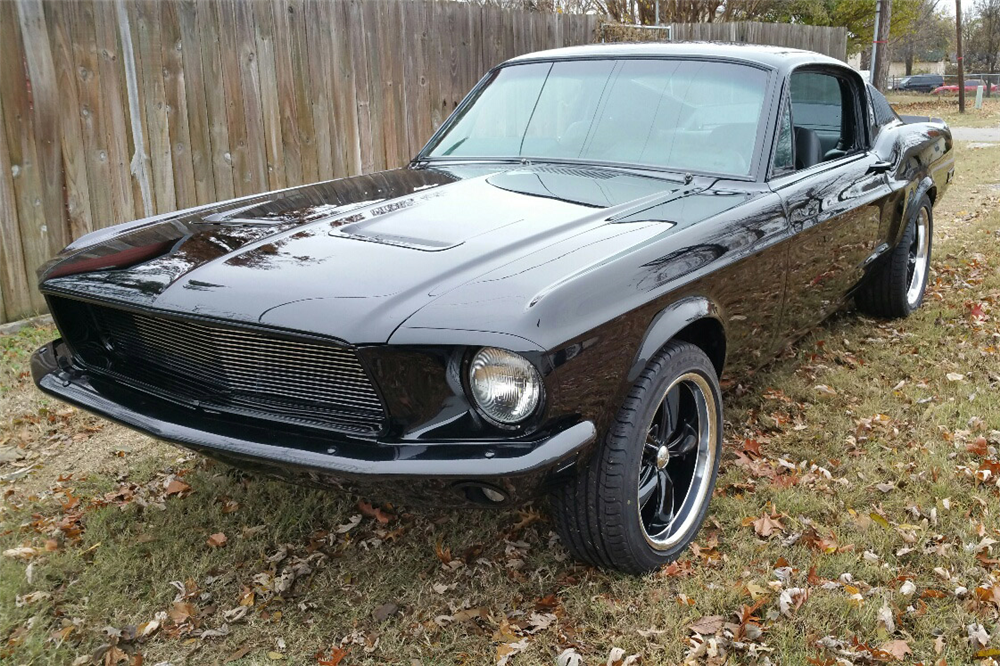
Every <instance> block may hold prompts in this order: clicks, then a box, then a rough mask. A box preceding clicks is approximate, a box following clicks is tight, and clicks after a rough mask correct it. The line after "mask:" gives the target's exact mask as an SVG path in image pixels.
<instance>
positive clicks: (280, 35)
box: [272, 0, 304, 185]
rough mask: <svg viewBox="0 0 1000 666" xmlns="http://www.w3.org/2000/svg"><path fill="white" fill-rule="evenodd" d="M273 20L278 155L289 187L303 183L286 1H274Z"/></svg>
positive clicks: (290, 11)
mask: <svg viewBox="0 0 1000 666" xmlns="http://www.w3.org/2000/svg"><path fill="white" fill-rule="evenodd" d="M272 12H273V15H272V19H273V20H274V76H275V86H276V88H277V94H278V100H280V103H279V109H278V111H279V114H280V122H281V155H282V161H283V162H284V165H283V166H284V169H285V179H286V181H287V182H288V184H290V185H297V184H299V183H302V182H304V181H303V180H302V153H301V150H300V148H299V145H300V144H299V118H298V113H297V111H298V108H297V105H296V104H295V102H296V101H297V96H298V90H299V86H298V85H297V83H298V81H297V80H296V74H295V70H294V69H293V68H292V52H293V51H294V50H295V43H294V42H293V41H292V34H291V30H292V28H291V25H290V20H289V14H290V13H294V7H293V5H292V4H290V3H289V1H288V0H276V2H275V3H274V6H273V7H272Z"/></svg>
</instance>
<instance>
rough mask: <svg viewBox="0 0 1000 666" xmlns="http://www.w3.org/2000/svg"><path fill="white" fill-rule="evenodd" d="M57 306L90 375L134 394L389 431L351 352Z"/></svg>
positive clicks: (73, 304) (366, 431)
mask: <svg viewBox="0 0 1000 666" xmlns="http://www.w3.org/2000/svg"><path fill="white" fill-rule="evenodd" d="M51 300H52V305H53V309H54V312H55V314H56V317H57V321H60V322H61V323H66V322H73V325H70V326H67V327H64V328H66V330H63V331H62V332H63V335H64V337H66V339H67V341H68V342H69V344H70V346H71V347H72V348H73V349H74V350H75V351H76V353H77V356H78V358H79V360H80V361H81V363H82V364H83V365H84V366H85V367H86V369H88V370H89V371H92V372H95V373H97V374H104V375H106V376H109V377H111V378H114V379H116V380H118V381H120V382H122V383H124V384H127V385H129V386H132V387H133V388H138V389H140V390H144V391H147V392H150V393H154V394H157V395H160V396H162V397H165V398H168V399H171V400H174V401H177V402H180V403H185V404H193V405H196V406H201V407H205V408H208V409H210V410H212V411H219V412H233V413H239V414H250V415H253V416H255V417H257V418H266V419H271V420H278V421H284V422H292V423H297V424H307V425H316V426H321V427H326V428H331V429H335V430H343V431H347V432H352V433H357V434H362V435H369V436H374V435H377V434H378V433H380V432H381V431H382V430H383V428H384V425H385V421H386V414H385V409H384V406H383V404H382V400H381V398H380V397H379V395H378V393H377V391H376V390H375V387H374V386H373V384H372V382H371V379H370V378H369V376H368V373H367V371H366V370H365V369H364V367H363V366H362V364H361V361H360V359H359V358H358V356H357V353H356V352H355V351H354V350H353V349H351V348H349V347H345V346H342V345H338V344H336V343H333V342H326V341H322V340H315V341H313V340H305V339H298V340H295V339H288V338H285V337H278V336H271V335H268V334H267V333H266V332H262V331H257V330H249V329H241V328H236V327H232V328H231V327H227V326H222V325H215V324H212V323H206V322H201V321H194V320H190V319H177V318H173V317H172V316H171V317H164V316H157V315H154V314H147V313H138V312H133V311H131V310H125V309H120V308H115V307H109V306H105V305H95V304H90V303H84V302H82V301H75V300H72V299H67V298H62V297H60V298H55V299H51ZM60 315H62V316H61V317H60ZM81 319H83V320H85V321H86V322H87V324H84V325H82V326H81V325H80V324H81V323H82V322H81ZM88 329H90V330H88Z"/></svg>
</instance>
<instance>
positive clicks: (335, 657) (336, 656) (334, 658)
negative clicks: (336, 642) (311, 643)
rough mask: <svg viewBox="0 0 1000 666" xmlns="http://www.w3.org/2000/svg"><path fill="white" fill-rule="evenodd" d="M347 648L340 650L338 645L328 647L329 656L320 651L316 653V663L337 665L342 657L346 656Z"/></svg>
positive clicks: (323, 665)
mask: <svg viewBox="0 0 1000 666" xmlns="http://www.w3.org/2000/svg"><path fill="white" fill-rule="evenodd" d="M347 652H348V650H342V649H341V648H338V647H332V648H330V656H329V657H327V656H325V655H324V654H323V653H322V652H320V653H319V654H317V655H316V663H317V664H319V666H337V665H338V664H339V663H340V662H341V661H343V659H344V657H346V656H347Z"/></svg>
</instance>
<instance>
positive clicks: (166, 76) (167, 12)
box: [160, 0, 198, 209]
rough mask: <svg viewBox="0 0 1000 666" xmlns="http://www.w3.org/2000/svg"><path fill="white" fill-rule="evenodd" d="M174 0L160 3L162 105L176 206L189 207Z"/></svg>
mask: <svg viewBox="0 0 1000 666" xmlns="http://www.w3.org/2000/svg"><path fill="white" fill-rule="evenodd" d="M177 10H178V4H177V3H176V2H174V1H173V0H171V1H170V2H162V3H160V48H161V58H162V62H163V91H164V108H165V110H166V113H167V130H168V136H169V137H170V160H171V162H172V164H173V173H174V195H175V197H176V207H177V208H178V209H180V208H191V207H193V206H196V205H197V204H198V193H197V190H196V188H195V180H194V162H193V159H192V154H191V153H192V151H191V130H190V127H189V123H188V103H187V85H186V81H185V75H184V54H183V48H184V42H183V41H182V37H181V26H180V17H179V16H178V13H177Z"/></svg>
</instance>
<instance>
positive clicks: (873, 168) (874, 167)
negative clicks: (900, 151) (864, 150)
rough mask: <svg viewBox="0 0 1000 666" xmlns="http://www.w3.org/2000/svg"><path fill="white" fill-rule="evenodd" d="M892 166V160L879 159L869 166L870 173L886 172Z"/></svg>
mask: <svg viewBox="0 0 1000 666" xmlns="http://www.w3.org/2000/svg"><path fill="white" fill-rule="evenodd" d="M891 168H892V162H886V161H884V160H879V161H878V162H872V163H871V165H869V166H868V173H870V174H873V173H885V172H886V171H888V170H889V169H891Z"/></svg>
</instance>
